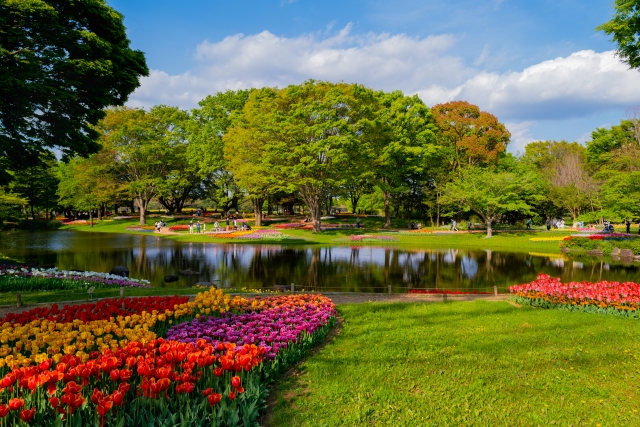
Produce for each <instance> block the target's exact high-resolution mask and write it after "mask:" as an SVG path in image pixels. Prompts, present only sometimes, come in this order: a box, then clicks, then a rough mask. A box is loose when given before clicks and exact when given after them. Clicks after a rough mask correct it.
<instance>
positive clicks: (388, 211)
mask: <svg viewBox="0 0 640 427" xmlns="http://www.w3.org/2000/svg"><path fill="white" fill-rule="evenodd" d="M382 195H383V197H384V227H385V228H389V227H391V208H390V207H389V202H390V199H391V193H390V192H388V191H384V192H382ZM372 213H373V212H372Z"/></svg>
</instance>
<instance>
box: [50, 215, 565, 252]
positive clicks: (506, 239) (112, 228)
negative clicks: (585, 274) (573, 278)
mask: <svg viewBox="0 0 640 427" xmlns="http://www.w3.org/2000/svg"><path fill="white" fill-rule="evenodd" d="M153 221H154V220H153V218H151V219H149V220H148V221H147V222H149V223H153ZM183 223H188V220H184V219H183V220H175V221H173V220H168V221H167V226H171V225H175V224H183ZM137 224H138V221H137V220H123V221H102V222H97V223H96V224H95V225H94V227H92V228H91V227H89V226H86V225H83V226H73V225H71V226H64V227H62V229H63V230H75V231H84V232H107V233H132V234H141V235H154V236H156V237H157V236H160V237H162V238H167V239H172V240H176V241H183V242H206V243H240V244H242V243H245V244H256V243H258V242H256V241H255V240H250V239H246V240H242V239H221V238H215V237H210V236H207V235H204V234H189V233H188V232H180V233H177V234H170V235H160V234H157V233H155V234H154V233H146V232H140V231H127V230H126V227H129V226H135V225H137ZM279 231H281V232H282V233H283V234H286V235H287V236H289V237H290V238H289V239H286V240H280V241H275V242H268V244H270V245H283V246H306V245H353V244H355V243H354V242H349V240H348V237H349V236H351V235H354V234H373V235H376V234H378V235H392V236H394V237H396V238H397V239H398V240H397V241H394V242H381V243H377V242H376V243H363V242H357V245H358V246H392V247H401V248H404V249H426V248H467V249H481V250H484V249H493V250H505V251H513V252H535V253H554V254H557V253H560V247H559V244H558V242H557V241H541V242H533V241H531V240H529V239H531V238H532V237H545V236H555V237H558V236H568V235H570V234H572V232H570V231H568V230H556V231H552V232H550V233H547V232H539V231H531V232H526V231H514V232H499V233H496V234H495V235H494V237H492V238H490V239H487V238H486V237H485V235H484V234H483V233H467V232H465V231H461V232H459V233H451V234H432V233H416V234H400V233H398V232H397V230H395V231H394V230H381V229H365V230H355V229H344V230H327V231H323V232H322V233H313V232H312V231H310V230H288V229H287V230H279ZM265 243H266V242H265Z"/></svg>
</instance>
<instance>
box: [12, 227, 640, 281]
mask: <svg viewBox="0 0 640 427" xmlns="http://www.w3.org/2000/svg"><path fill="white" fill-rule="evenodd" d="M0 252H1V253H3V254H5V255H7V256H11V257H14V258H17V259H24V260H26V261H27V262H28V263H30V264H32V265H39V266H42V267H58V268H59V269H63V270H71V269H75V270H82V271H103V272H104V271H109V270H110V269H111V268H112V267H114V266H117V265H125V266H127V267H128V268H129V270H130V272H131V273H130V276H131V277H134V278H140V279H148V280H150V281H151V282H152V284H153V285H154V286H171V287H175V286H176V283H172V284H170V285H167V284H165V283H164V281H163V278H164V276H166V275H178V273H179V271H181V270H192V271H195V272H197V274H196V275H193V276H179V277H180V278H179V280H178V282H177V284H178V286H191V285H194V284H195V283H197V282H198V281H206V282H211V283H213V284H214V285H216V286H221V287H224V288H238V289H240V288H250V289H271V288H273V286H274V285H287V286H288V285H289V284H291V283H295V285H296V289H305V290H313V291H325V292H327V291H350V292H386V291H387V286H389V285H391V286H392V287H393V290H394V292H406V291H407V289H409V288H429V289H432V288H439V289H451V290H453V289H459V290H476V291H485V292H486V291H492V290H493V286H494V285H497V286H499V287H500V290H501V291H502V292H506V291H507V289H506V287H507V286H508V285H512V284H517V283H524V282H528V281H531V280H532V279H534V278H535V277H536V275H537V274H538V273H547V274H550V275H552V276H557V277H561V278H562V279H563V281H569V280H574V281H581V280H589V281H597V280H617V281H636V282H637V281H640V269H639V268H638V267H637V266H635V265H624V264H620V263H612V262H607V261H604V260H602V259H599V258H594V257H584V258H575V257H568V256H565V255H560V254H558V255H553V254H548V255H545V254H535V253H530V254H527V253H513V252H502V251H491V250H466V249H423V250H422V249H421V250H415V249H403V248H401V247H375V246H346V245H345V246H330V247H327V246H309V247H301V246H296V247H287V246H280V245H254V244H214V243H185V242H175V241H172V240H169V239H164V238H160V237H156V236H152V235H150V236H140V235H131V234H111V233H86V232H74V231H43V232H16V233H11V234H2V235H0Z"/></svg>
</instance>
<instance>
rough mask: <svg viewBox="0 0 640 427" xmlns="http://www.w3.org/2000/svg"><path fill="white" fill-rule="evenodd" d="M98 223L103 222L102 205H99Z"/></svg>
mask: <svg viewBox="0 0 640 427" xmlns="http://www.w3.org/2000/svg"><path fill="white" fill-rule="evenodd" d="M98 221H102V205H98Z"/></svg>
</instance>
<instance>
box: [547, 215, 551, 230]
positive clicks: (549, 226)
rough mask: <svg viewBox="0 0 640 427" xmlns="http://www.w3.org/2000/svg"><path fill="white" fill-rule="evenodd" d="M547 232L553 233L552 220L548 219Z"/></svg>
mask: <svg viewBox="0 0 640 427" xmlns="http://www.w3.org/2000/svg"><path fill="white" fill-rule="evenodd" d="M547 231H551V220H550V219H549V218H547Z"/></svg>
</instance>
